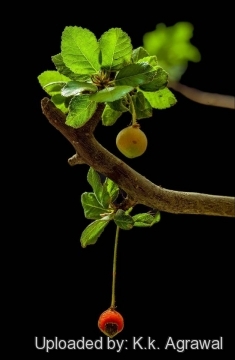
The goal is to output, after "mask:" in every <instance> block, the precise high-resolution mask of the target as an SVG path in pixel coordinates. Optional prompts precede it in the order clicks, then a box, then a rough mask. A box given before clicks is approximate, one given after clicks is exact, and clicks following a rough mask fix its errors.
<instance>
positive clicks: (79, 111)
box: [66, 95, 97, 128]
mask: <svg viewBox="0 0 235 360" xmlns="http://www.w3.org/2000/svg"><path fill="white" fill-rule="evenodd" d="M96 107H97V104H96V102H94V101H91V99H90V96H89V95H78V96H74V98H72V100H71V101H70V104H69V114H68V116H67V119H66V124H67V125H69V126H72V127H73V128H80V127H82V126H83V125H84V124H85V123H86V122H87V121H88V120H90V118H91V117H92V115H93V114H94V112H95V110H96Z"/></svg>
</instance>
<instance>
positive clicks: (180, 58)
mask: <svg viewBox="0 0 235 360" xmlns="http://www.w3.org/2000/svg"><path fill="white" fill-rule="evenodd" d="M193 30H194V27H193V25H192V24H191V23H189V22H178V23H176V24H175V25H173V26H169V27H167V26H166V25H165V24H163V23H160V24H158V25H157V26H156V29H155V30H153V31H150V32H147V33H146V34H144V36H143V46H144V48H145V49H146V50H147V51H148V53H149V54H150V55H156V56H157V59H158V63H159V65H160V66H161V67H163V69H164V70H166V71H167V72H168V74H169V80H172V81H180V79H181V76H182V75H183V74H184V73H185V71H186V69H187V67H188V62H189V61H192V62H199V61H200V60H201V54H200V52H199V50H198V49H197V48H196V47H195V46H194V45H192V44H191V43H190V39H191V38H192V36H193Z"/></svg>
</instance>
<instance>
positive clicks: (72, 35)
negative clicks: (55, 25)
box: [38, 26, 176, 128]
mask: <svg viewBox="0 0 235 360" xmlns="http://www.w3.org/2000/svg"><path fill="white" fill-rule="evenodd" d="M52 62H53V63H54V65H55V68H56V70H47V71H44V72H43V73H42V74H40V75H39V76H38V80H39V83H40V85H41V86H42V88H43V89H44V90H45V91H46V93H47V94H48V95H50V96H51V100H52V102H53V103H54V104H55V105H56V106H57V107H58V108H59V109H60V110H61V111H63V112H64V113H65V114H66V115H67V116H66V124H67V125H69V126H71V127H73V128H79V127H82V126H83V125H84V124H85V123H86V122H87V121H88V120H89V119H90V118H91V117H92V115H93V114H94V112H95V111H96V108H97V104H98V103H105V108H104V111H103V114H102V123H103V125H105V126H110V125H113V124H114V123H115V122H116V121H117V119H118V118H119V117H120V116H121V115H122V113H123V112H127V111H129V112H130V113H131V114H132V116H133V114H134V116H135V118H136V119H137V120H140V119H144V118H149V117H151V116H152V110H153V109H166V108H169V107H171V106H172V105H174V104H175V103H176V99H175V97H174V95H173V93H172V92H171V91H170V90H169V89H168V88H167V84H168V73H167V72H166V71H165V70H164V69H163V68H162V67H161V66H159V64H158V60H157V56H156V55H151V56H150V55H149V53H148V52H147V51H146V50H145V49H144V48H143V47H138V48H137V49H133V47H132V44H131V39H130V37H129V36H128V35H127V33H125V32H124V31H123V30H122V29H120V28H111V29H109V30H108V31H106V32H105V33H103V34H102V36H101V37H100V39H99V40H97V38H96V36H95V35H94V33H92V32H91V31H90V30H88V29H86V28H82V27H77V26H67V27H66V28H65V29H64V31H63V33H62V38H61V52H60V53H59V54H57V55H54V56H52Z"/></svg>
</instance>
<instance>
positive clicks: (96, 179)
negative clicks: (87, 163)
mask: <svg viewBox="0 0 235 360" xmlns="http://www.w3.org/2000/svg"><path fill="white" fill-rule="evenodd" d="M87 181H88V183H89V184H90V185H91V187H92V190H93V192H94V194H95V196H96V197H97V199H98V201H99V202H100V203H101V199H102V193H103V185H102V183H101V180H100V175H99V174H98V172H96V171H95V170H94V169H93V168H92V167H90V168H89V170H88V173H87Z"/></svg>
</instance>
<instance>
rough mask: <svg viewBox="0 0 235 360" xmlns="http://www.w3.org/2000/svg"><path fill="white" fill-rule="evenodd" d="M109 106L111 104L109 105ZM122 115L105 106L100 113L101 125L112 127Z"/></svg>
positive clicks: (120, 112)
mask: <svg viewBox="0 0 235 360" xmlns="http://www.w3.org/2000/svg"><path fill="white" fill-rule="evenodd" d="M110 104H111V103H110ZM121 115H122V111H116V110H113V109H112V108H111V107H110V106H109V105H108V104H107V105H106V106H105V108H104V111H103V113H102V124H103V125H104V126H112V125H113V124H115V122H116V121H117V119H118V118H119V117H120V116H121Z"/></svg>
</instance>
